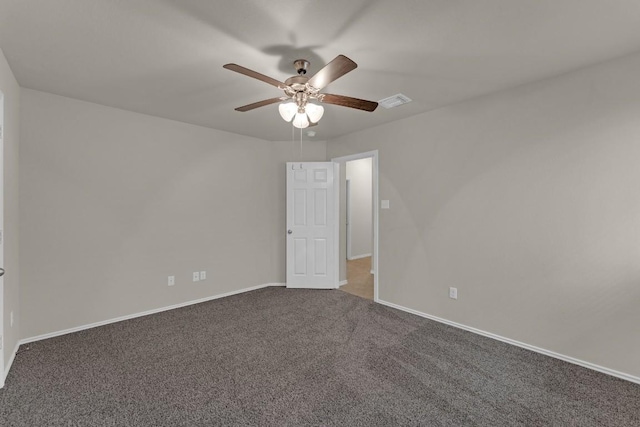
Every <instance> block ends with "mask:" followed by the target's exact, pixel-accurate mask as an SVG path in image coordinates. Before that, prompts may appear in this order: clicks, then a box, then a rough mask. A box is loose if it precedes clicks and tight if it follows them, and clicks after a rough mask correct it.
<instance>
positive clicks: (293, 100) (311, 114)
mask: <svg viewBox="0 0 640 427" xmlns="http://www.w3.org/2000/svg"><path fill="white" fill-rule="evenodd" d="M293 66H294V67H295V69H296V72H297V73H298V75H297V76H293V77H289V78H288V79H287V80H285V81H284V83H283V82H281V81H278V80H276V79H273V78H271V77H268V76H265V75H264V74H260V73H258V72H256V71H253V70H250V69H248V68H245V67H242V66H240V65H238V64H226V65H224V66H223V67H224V68H226V69H227V70H231V71H235V72H236V73H240V74H244V75H245V76H249V77H252V78H254V79H258V80H261V81H263V82H265V83H268V84H270V85H272V86H275V87H277V88H278V89H280V90H282V91H284V96H280V97H277V98H270V99H265V100H263V101H258V102H254V103H253V104H248V105H243V106H242V107H238V108H236V111H242V112H246V111H250V110H253V109H255V108H259V107H264V106H265V105H271V104H275V103H277V102H282V101H289V102H283V103H281V104H280V106H279V112H280V115H281V116H282V118H283V119H284V120H286V121H287V122H290V121H291V120H293V125H294V126H295V127H297V128H306V127H308V126H313V125H315V124H317V123H318V121H319V120H320V118H322V114H323V113H324V108H323V107H322V106H321V105H318V104H314V103H312V102H309V101H311V100H317V101H319V102H321V103H325V104H333V105H340V106H343V107H349V108H356V109H358V110H363V111H369V112H371V111H373V110H375V109H376V107H377V106H378V103H377V102H373V101H366V100H364V99H358V98H351V97H349V96H343V95H332V94H330V93H320V91H321V90H322V89H324V87H325V86H327V85H328V84H329V83H331V82H333V81H335V80H337V79H339V78H340V77H342V76H344V75H345V74H347V73H348V72H350V71H353V70H354V69H355V68H356V67H357V66H358V64H356V63H355V62H353V61H352V60H351V59H349V58H347V57H346V56H344V55H338V56H336V57H335V58H334V59H333V60H332V61H331V62H329V63H328V64H327V65H326V66H325V67H324V68H322V69H321V70H320V71H318V72H317V73H316V74H315V75H314V76H313V77H311V78H309V77H306V76H305V74H306V73H307V68H308V67H309V61H307V60H306V59H297V60H295V61H294V62H293Z"/></svg>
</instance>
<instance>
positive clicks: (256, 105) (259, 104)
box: [236, 98, 283, 113]
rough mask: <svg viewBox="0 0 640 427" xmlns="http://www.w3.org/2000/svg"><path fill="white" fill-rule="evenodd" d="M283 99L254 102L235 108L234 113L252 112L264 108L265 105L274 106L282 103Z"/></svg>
mask: <svg viewBox="0 0 640 427" xmlns="http://www.w3.org/2000/svg"><path fill="white" fill-rule="evenodd" d="M282 100H283V98H271V99H265V100H264V101H258V102H254V103H253V104H248V105H243V106H242V107H238V108H236V111H242V112H243V113H244V112H245V111H249V110H253V109H254V108H259V107H264V106H265V105H271V104H275V103H276V102H280V101H282Z"/></svg>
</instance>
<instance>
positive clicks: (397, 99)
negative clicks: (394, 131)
mask: <svg viewBox="0 0 640 427" xmlns="http://www.w3.org/2000/svg"><path fill="white" fill-rule="evenodd" d="M408 102H411V98H409V97H408V96H407V95H403V94H401V93H398V94H395V95H392V96H390V97H388V98H385V99H381V100H380V101H378V104H379V105H382V106H383V107H384V108H393V107H397V106H398V105H402V104H406V103H408Z"/></svg>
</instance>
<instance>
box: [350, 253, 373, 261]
mask: <svg viewBox="0 0 640 427" xmlns="http://www.w3.org/2000/svg"><path fill="white" fill-rule="evenodd" d="M369 256H371V254H362V255H356V256H350V257H347V259H348V260H349V261H354V260H356V259H360V258H366V257H369Z"/></svg>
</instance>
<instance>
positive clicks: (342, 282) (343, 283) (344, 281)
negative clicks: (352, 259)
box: [338, 280, 348, 288]
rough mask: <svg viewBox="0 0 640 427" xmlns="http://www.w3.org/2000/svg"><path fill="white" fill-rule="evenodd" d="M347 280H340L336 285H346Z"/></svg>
mask: <svg viewBox="0 0 640 427" xmlns="http://www.w3.org/2000/svg"><path fill="white" fill-rule="evenodd" d="M347 283H348V282H347V281H346V280H343V281H341V282H340V283H338V287H339V288H340V287H342V286H344V285H346V284H347Z"/></svg>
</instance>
